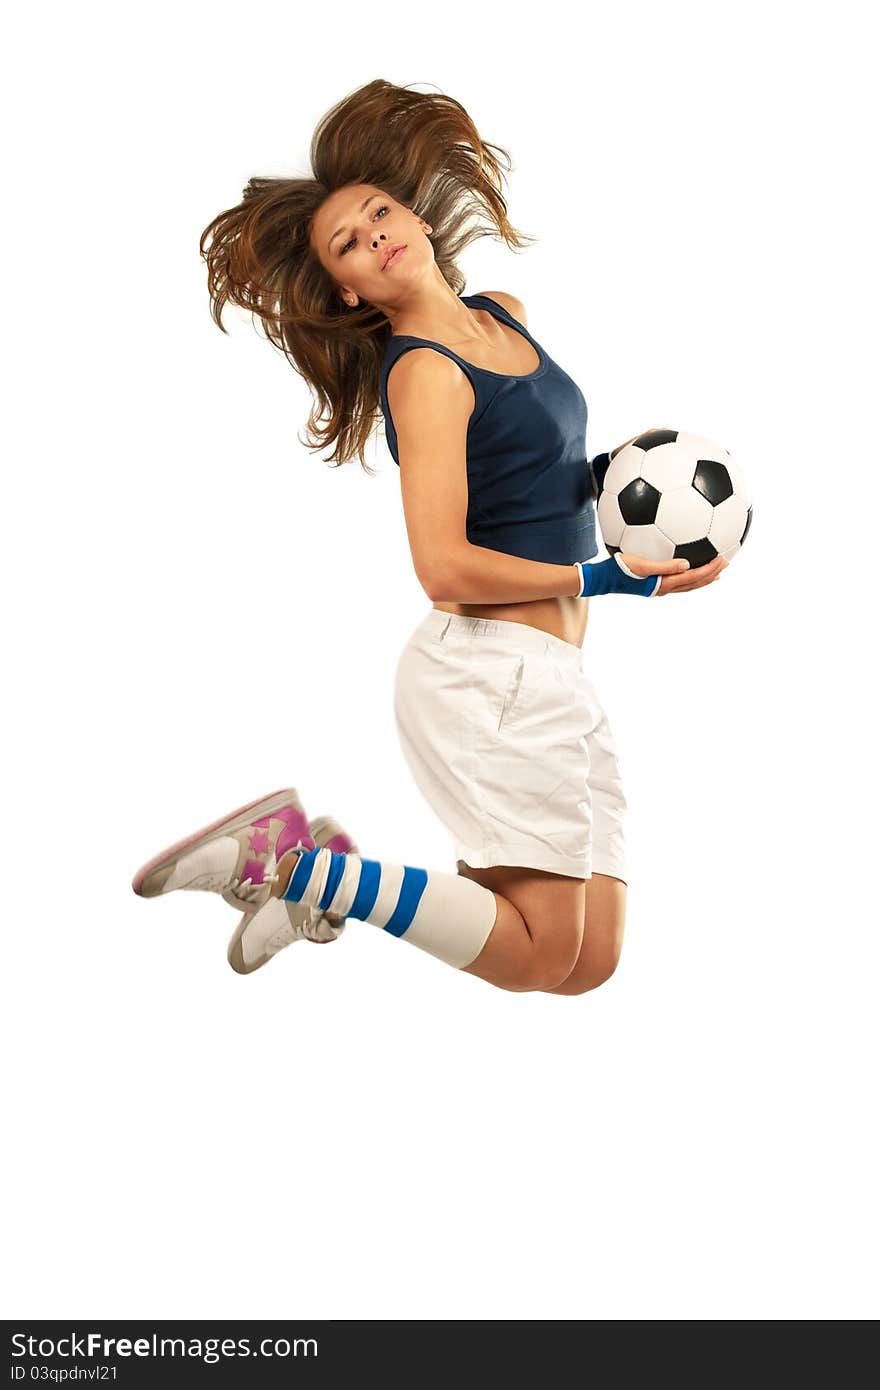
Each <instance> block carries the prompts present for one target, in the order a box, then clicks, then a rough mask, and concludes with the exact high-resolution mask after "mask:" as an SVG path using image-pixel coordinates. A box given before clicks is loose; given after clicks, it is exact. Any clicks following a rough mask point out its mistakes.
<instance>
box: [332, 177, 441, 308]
mask: <svg viewBox="0 0 880 1390" xmlns="http://www.w3.org/2000/svg"><path fill="white" fill-rule="evenodd" d="M426 227H427V223H426V222H425V221H424V219H423V218H421V217H416V215H415V214H414V213H413V212H411V211H410V209H409V208H406V207H404V206H403V205H402V204H401V203H396V202H395V201H394V199H393V198H389V196H388V195H387V193H384V192H383V191H382V189H381V188H377V187H376V185H375V184H372V183H352V184H348V185H347V186H346V187H345V188H338V189H337V190H336V192H335V193H331V194H330V196H329V197H328V198H325V200H324V202H323V203H322V204H321V206H320V207H319V208H318V211H317V212H316V213H315V215H314V217H313V218H312V228H311V234H310V239H311V244H312V248H313V250H314V251H315V252H316V254H317V256H318V258H319V260H320V262H321V264H322V265H323V266H324V268H325V269H326V270H327V271H328V272H329V274H330V275H332V277H333V280H334V282H335V284H336V285H337V287H338V289H339V292H340V294H341V295H342V298H343V299H344V300H345V302H346V304H350V305H352V306H353V307H354V306H355V305H356V304H357V302H358V299H359V298H363V299H366V300H368V301H369V303H370V304H376V305H378V306H379V307H380V308H381V307H384V305H386V304H391V305H395V304H397V303H398V302H399V298H400V296H399V290H400V288H401V282H404V283H405V282H406V281H407V280H411V278H412V275H413V273H414V271H415V270H417V268H418V267H419V266H424V265H425V263H426V258H432V250H431V244H430V242H429V241H428V237H427V234H426V231H425V228H426ZM394 246H405V247H406V250H405V251H404V253H403V255H401V256H398V257H397V259H396V261H395V262H394V265H392V266H391V267H390V269H389V270H385V269H383V266H384V264H385V260H386V256H387V252H388V251H389V250H390V249H391V247H394Z"/></svg>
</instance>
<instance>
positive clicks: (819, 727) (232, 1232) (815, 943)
mask: <svg viewBox="0 0 880 1390" xmlns="http://www.w3.org/2000/svg"><path fill="white" fill-rule="evenodd" d="M572 22H574V23H576V24H579V25H580V28H579V30H578V29H576V28H572ZM866 27H867V10H866V8H865V7H864V6H862V5H860V4H848V3H838V4H836V5H834V6H817V5H812V4H797V5H795V4H790V5H789V4H779V3H777V4H775V5H774V4H767V3H763V4H761V5H756V4H745V5H744V4H740V5H739V6H737V7H736V8H732V7H727V8H725V9H723V10H722V9H721V8H719V7H716V6H708V7H707V6H705V5H700V4H683V3H667V4H664V5H662V6H654V5H649V4H644V5H640V4H633V3H620V0H616V2H615V3H614V4H613V5H612V4H610V3H609V4H607V5H595V4H585V5H582V6H580V7H577V8H576V9H575V11H572V10H571V7H570V6H568V5H562V4H559V3H544V4H542V5H541V6H540V7H538V8H537V9H535V8H533V7H520V8H515V7H511V6H509V5H497V6H495V5H491V6H490V5H483V6H478V7H475V6H473V5H462V4H457V3H455V2H454V0H452V3H450V4H448V5H446V6H445V7H444V8H443V10H442V12H441V11H438V10H437V9H436V8H435V7H430V6H427V5H421V4H417V5H412V4H411V5H407V6H404V7H403V8H401V7H399V6H391V7H389V6H377V5H373V6H366V7H365V6H362V5H352V4H347V3H341V0H337V3H335V4H334V5H333V6H332V8H330V7H328V8H326V9H322V8H321V7H315V6H309V7H305V6H302V7H301V6H297V5H291V4H280V3H279V4H267V3H260V0H254V3H251V4H249V5H247V6H245V7H242V6H241V5H240V4H229V3H218V0H212V3H211V4H210V5H208V4H191V5H183V6H175V7H174V8H172V7H171V6H170V5H167V4H165V5H161V4H160V5H158V6H157V5H153V6H149V7H148V6H142V7H139V8H134V9H132V8H130V7H128V8H126V7H122V8H120V7H118V6H115V5H109V4H107V5H98V4H82V5H76V6H63V5H60V4H54V5H51V4H50V5H48V6H43V7H40V9H39V10H37V11H34V10H30V11H23V10H19V12H18V14H17V16H16V18H15V20H14V21H13V23H12V26H11V33H10V34H9V39H10V45H9V51H8V55H7V70H8V75H7V80H6V83H5V85H4V97H3V101H4V105H5V107H6V110H5V116H6V120H5V129H6V132H7V156H6V161H5V163H6V170H5V178H4V180H3V184H4V203H5V213H4V217H3V231H4V240H5V242H6V251H5V256H4V267H5V275H4V282H5V283H4V288H5V298H6V305H5V312H4V319H5V325H4V326H5V334H4V338H5V343H6V355H7V363H6V370H5V373H4V374H5V377H6V382H7V386H8V387H10V388H11V389H10V396H9V401H8V405H7V410H6V412H5V421H6V429H7V434H8V446H7V448H6V450H5V451H4V452H5V454H6V460H7V462H6V479H7V481H6V484H5V488H4V492H5V499H6V502H5V516H4V546H3V563H4V572H5V586H4V593H5V595H6V601H7V611H6V617H5V621H4V646H5V655H6V658H7V667H6V669H7V676H6V679H5V682H4V686H5V692H6V714H5V718H4V740H5V744H6V748H5V752H4V769H5V770H4V784H5V795H4V797H3V803H4V804H3V812H4V821H5V824H4V831H3V834H4V839H3V844H4V861H5V862H4V878H5V885H4V894H3V901H4V909H5V910H4V917H3V920H4V928H5V931H4V941H5V967H4V970H3V993H4V1003H3V1020H4V1030H5V1035H6V1036H5V1048H4V1055H5V1057H6V1061H7V1067H6V1074H5V1082H4V1088H5V1104H4V1110H5V1113H6V1115H7V1117H8V1125H7V1139H6V1144H5V1147H4V1154H3V1168H4V1173H3V1179H4V1180H3V1191H4V1197H5V1204H4V1205H5V1207H6V1210H5V1214H4V1228H5V1233H6V1234H5V1238H4V1245H5V1254H6V1260H5V1266H6V1268H5V1278H6V1281H7V1283H6V1288H5V1289H4V1291H3V1307H4V1313H5V1315H6V1316H7V1317H11V1316H25V1315H27V1316H30V1317H44V1318H48V1317H65V1318H66V1317H83V1316H86V1315H89V1316H92V1317H95V1316H100V1317H103V1318H111V1317H142V1318H150V1317H157V1318H158V1317H177V1318H183V1317H189V1316H192V1317H213V1318H224V1317H244V1318H256V1317H306V1316H314V1317H331V1318H368V1319H384V1318H392V1317H402V1318H407V1319H410V1318H421V1317H424V1318H434V1319H473V1318H483V1317H487V1318H497V1319H518V1318H539V1319H549V1318H564V1319H605V1318H608V1319H709V1318H722V1319H752V1318H772V1319H819V1318H823V1319H825V1318H832V1319H843V1318H869V1317H873V1316H876V1314H877V1311H878V1308H877V1299H876V1290H875V1289H874V1288H872V1284H871V1280H872V1275H873V1273H874V1268H875V1252H876V1240H877V1206H876V1181H875V1179H876V1164H877V1152H876V1139H875V1135H874V1132H873V1128H872V1125H873V1119H874V1113H873V1112H874V1094H873V1092H874V1080H875V1073H874V1065H873V1059H872V1055H871V1054H872V1051H873V1049H874V1048H875V1046H876V1022H875V1020H876V1014H877V993H878V980H877V963H878V947H877V936H876V921H877V914H876V907H875V884H876V860H877V846H876V815H875V786H876V776H877V758H876V754H877V742H876V701H877V689H876V685H875V684H873V683H872V682H873V677H872V674H871V671H870V668H869V658H871V657H872V656H873V655H874V647H875V632H876V618H875V613H876V608H875V604H876V582H877V581H876V572H875V568H874V553H873V552H874V546H873V541H874V533H875V529H876V528H875V527H874V524H873V522H874V517H873V509H874V508H875V507H876V477H877V467H878V458H877V453H878V450H877V438H878V436H877V429H876V414H875V410H876V407H875V404H874V401H875V399H876V382H877V367H878V363H877V357H876V323H877V311H878V304H877V281H876V270H875V267H876V240H875V239H876V236H877V226H876V222H873V223H872V221H871V219H870V216H869V197H870V195H871V193H872V192H873V184H874V183H875V181H876V180H875V178H874V174H873V169H874V161H873V156H874V154H875V149H874V142H873V141H872V140H870V139H869V127H871V126H873V127H874V128H876V120H877V110H876V106H875V105H873V99H872V96H871V93H872V92H874V91H876V72H875V64H874V61H873V55H872V51H871V48H870V46H869V44H868V42H867V39H868V35H867V32H866ZM375 77H384V78H386V79H388V80H390V81H394V82H398V83H402V84H407V83H415V84H422V83H423V84H430V86H426V87H424V88H422V90H429V89H430V87H431V86H432V87H433V88H435V89H436V88H439V89H440V90H443V91H446V92H448V93H449V94H451V95H452V96H454V97H455V98H456V99H457V100H459V101H461V102H462V103H463V104H464V105H465V106H466V108H467V109H468V111H469V112H470V113H471V115H472V117H473V118H474V120H475V122H476V124H477V127H478V129H479V130H480V132H481V134H482V135H483V138H484V139H486V140H489V141H492V142H494V143H496V144H500V145H502V146H503V147H504V148H506V149H508V150H509V151H510V153H511V155H512V158H513V162H514V170H513V173H512V176H511V179H510V183H509V186H508V187H507V189H506V196H507V198H508V203H509V210H510V216H511V219H512V221H513V223H514V225H515V226H517V227H519V228H520V229H522V230H524V231H528V232H530V233H533V234H535V235H537V236H538V237H539V238H540V240H539V242H538V244H537V245H536V246H534V247H533V248H532V249H530V250H528V251H525V252H521V253H518V254H514V253H512V252H511V251H509V250H508V249H507V248H506V247H505V246H504V245H503V243H498V242H493V241H491V240H489V239H486V240H484V241H482V242H480V243H478V244H476V245H475V246H472V247H471V248H470V249H469V251H468V253H467V260H466V263H465V265H464V269H465V271H466V274H467V286H466V290H467V292H471V293H472V292H475V291H479V290H486V289H501V290H506V291H508V292H510V293H513V294H515V295H517V296H518V297H519V298H521V299H522V301H523V302H524V304H525V305H526V308H527V311H528V316H529V326H530V328H531V330H532V332H533V334H534V336H535V337H536V338H537V339H538V341H539V342H541V343H543V344H544V345H545V346H546V347H547V349H548V351H549V352H550V353H551V354H552V356H553V357H554V358H555V359H556V360H557V361H558V362H559V363H560V364H561V365H562V366H563V367H564V368H565V369H566V370H567V371H568V372H570V373H571V374H572V375H574V376H575V378H576V380H577V381H578V383H579V384H580V386H581V388H582V389H583V391H584V394H585V395H586V397H587V401H588V404H589V411H590V419H589V429H588V448H589V452H590V454H591V455H592V454H594V453H596V452H598V451H599V450H600V449H603V448H607V447H609V446H611V447H613V446H614V445H615V444H616V443H620V442H621V441H622V440H624V439H626V438H628V437H629V436H631V435H633V434H635V433H637V432H638V431H640V430H641V429H644V428H647V427H649V426H651V425H654V424H661V425H672V426H673V427H674V428H682V429H687V430H693V431H695V432H698V433H703V434H706V435H708V436H709V437H711V438H713V439H716V440H718V441H719V442H721V443H722V444H723V445H724V446H725V447H727V448H728V449H729V450H730V451H731V453H732V454H733V455H734V456H735V458H736V459H737V461H738V462H739V464H740V465H741V467H742V468H743V470H744V471H745V473H746V476H747V477H748V479H749V481H750V483H751V484H752V487H753V491H754V497H755V505H754V519H753V523H752V530H751V533H750V535H749V537H748V539H747V542H746V546H745V547H744V549H743V551H742V552H741V553H740V555H738V556H737V557H736V559H735V560H734V562H733V564H732V565H731V567H730V568H729V569H728V570H727V571H726V573H725V574H724V576H723V578H722V579H721V580H720V581H719V582H718V583H717V584H714V585H712V586H710V587H709V588H707V589H705V590H702V591H699V592H696V593H693V594H689V595H685V596H684V597H677V598H670V599H668V600H667V601H665V602H662V603H651V604H647V603H646V604H642V603H638V602H631V601H628V600H625V599H623V598H619V597H618V598H613V597H612V598H607V599H604V600H603V599H597V600H595V601H594V603H593V604H592V608H591V614H590V625H589V628H588V631H587V639H586V644H585V648H584V651H585V669H587V670H588V671H589V672H590V674H591V675H592V676H593V678H594V680H595V681H596V683H597V686H598V688H599V689H600V691H601V693H602V696H603V699H604V702H605V706H606V708H607V710H608V712H609V715H610V718H611V721H612V725H613V727H614V731H615V735H616V738H617V742H618V747H619V750H620V757H621V764H622V769H623V773H624V777H625V786H626V791H627V796H628V800H629V804H630V814H629V820H628V854H629V862H630V889H629V915H628V926H627V939H626V943H625V947H624V954H623V959H622V962H621V965H620V968H619V970H618V971H617V974H616V975H615V976H614V978H613V979H612V980H611V981H610V982H609V983H608V984H606V985H605V986H604V987H603V988H601V989H600V990H597V991H596V992H594V993H592V994H588V995H583V996H576V997H572V998H568V997H556V996H553V995H547V994H540V993H534V994H526V995H519V994H511V993H506V992H504V991H502V990H499V989H495V988H493V987H491V986H490V985H488V984H485V983H484V982H482V981H480V980H478V979H476V978H474V977H471V976H469V975H465V974H463V973H461V972H454V971H452V970H451V969H450V968H449V967H447V966H444V965H442V964H441V963H440V962H438V961H436V960H435V959H434V958H433V957H430V956H428V955H425V954H424V953H422V952H420V951H418V950H416V949H414V948H412V947H410V946H408V945H407V944H406V943H405V942H402V941H398V940H396V939H393V938H391V937H390V936H388V935H387V934H385V933H383V932H381V931H379V930H378V929H376V928H374V927H372V926H369V925H367V924H363V923H358V922H351V923H349V926H348V927H347V929H346V931H345V934H344V936H343V938H342V940H341V941H340V942H339V943H337V944H336V945H334V946H333V947H332V948H329V949H327V950H316V949H313V948H312V947H311V946H309V945H307V944H301V945H297V946H295V947H293V948H291V949H290V950H288V951H286V952H285V953H283V954H282V955H281V956H280V957H279V958H278V959H277V960H275V961H274V962H272V964H271V965H270V966H269V967H268V968H266V969H265V970H262V971H260V972H258V973H257V974H255V975H253V976H251V977H248V978H242V977H239V976H237V975H235V974H234V973H233V972H232V971H231V970H230V969H229V967H228V965H227V962H226V940H227V937H228V936H229V934H230V933H231V931H232V929H233V927H234V925H235V922H236V916H235V914H234V913H233V911H232V909H231V908H229V907H228V906H227V905H226V904H225V903H224V902H223V901H222V900H221V899H219V898H218V897H215V896H213V895H209V894H195V893H193V894H182V893H179V894H175V895H172V896H170V897H168V898H164V899H160V900H158V901H152V902H148V901H144V900H142V899H139V898H137V897H136V896H135V895H134V894H133V893H132V891H131V887H130V880H131V877H132V875H133V873H134V871H135V870H136V869H137V868H138V866H139V865H140V864H141V863H142V862H143V861H144V860H145V859H148V858H149V857H151V856H152V855H153V854H154V853H156V852H157V851H158V850H159V849H161V848H162V847H163V846H164V845H166V844H168V843H170V842H171V841H173V840H176V839H178V838H179V837H181V836H183V835H185V834H188V833H189V832H190V831H192V830H193V829H195V828H197V827H198V826H200V825H203V824H204V823H205V822H207V821H210V820H214V819H215V818H217V817H218V816H220V815H222V814H223V813H224V812H226V811H227V810H229V809H231V808H232V807H235V806H238V805H239V804H241V803H242V802H245V801H248V800H250V799H252V798H254V797H258V796H260V795H262V794H265V793H267V792H269V791H272V790H274V789H276V788H277V787H281V786H285V785H294V786H296V787H297V788H298V789H299V791H300V794H301V795H302V797H303V800H304V802H305V805H306V808H307V810H308V811H309V813H310V814H315V813H318V812H326V811H329V812H332V813H334V814H335V815H337V816H338V817H339V818H340V819H341V820H342V822H343V824H344V825H345V826H346V827H348V828H349V829H350V830H351V831H352V833H353V834H354V835H355V837H356V839H357V840H358V842H359V844H360V846H361V848H362V850H363V852H364V853H365V854H367V855H368V856H369V857H375V858H379V859H384V860H388V861H392V862H405V863H409V864H414V865H424V866H428V867H433V868H437V869H443V870H446V871H449V872H454V862H453V859H452V853H451V844H450V841H449V840H448V838H447V835H446V831H445V830H444V828H443V826H442V825H440V823H439V822H437V821H436V820H435V818H434V816H433V813H432V812H431V810H430V809H429V807H428V806H427V805H426V804H425V803H424V802H423V801H422V799H421V796H420V794H419V792H418V790H417V789H416V787H415V785H414V784H413V782H412V780H411V777H410V774H409V771H408V769H407V767H406V765H405V763H404V761H403V756H402V753H401V752H400V749H399V747H398V744H397V738H396V731H395V728H394V722H393V707H392V687H393V676H394V668H395V663H396V660H397V657H398V655H399V652H400V650H401V649H402V647H403V645H404V643H405V641H406V639H407V637H408V636H409V633H410V632H411V631H412V629H413V627H414V626H415V625H416V623H417V622H418V621H420V619H421V617H422V616H423V614H424V613H425V611H426V608H427V605H428V600H427V599H426V597H425V595H424V593H423V592H422V590H421V588H420V586H419V584H418V582H417V580H416V578H415V575H414V573H413V570H412V565H411V561H410V556H409V550H408V546H407V541H406V533H405V528H404V522H403V513H402V508H401V502H400V492H399V475H398V472H397V469H396V468H395V466H394V464H393V461H392V460H391V457H390V455H389V454H388V453H387V451H386V447H385V445H384V443H383V441H382V440H381V438H377V439H376V441H375V445H374V449H373V453H372V455H371V458H372V461H373V462H374V463H375V465H376V466H377V468H379V470H380V471H379V475H378V476H377V477H376V478H375V479H370V478H368V477H367V476H365V475H364V473H363V472H362V470H361V469H360V466H359V464H358V463H357V461H354V462H352V463H351V464H349V465H347V466H346V467H345V468H343V469H342V470H340V471H339V472H335V471H334V470H333V469H332V468H331V467H330V465H329V464H326V463H324V462H322V459H321V454H320V453H313V454H310V453H309V452H308V451H307V449H306V448H305V447H304V446H303V444H301V443H300V442H299V441H298V439H297V435H298V434H299V435H301V436H303V437H304V435H305V421H306V416H307V411H308V405H309V395H308V391H307V388H306V387H305V385H304V384H303V383H302V382H301V381H300V379H299V378H298V377H297V376H296V375H295V374H294V372H293V371H292V370H291V369H290V367H289V366H288V365H287V363H286V362H285V361H284V360H283V358H282V357H281V356H280V355H279V354H278V353H276V352H275V351H274V350H273V349H272V348H271V347H270V346H269V344H268V343H267V342H266V341H265V340H264V339H263V338H262V337H261V336H260V335H259V334H258V333H257V332H255V331H254V329H253V327H252V325H251V322H250V320H249V319H247V318H245V317H244V316H243V315H236V314H235V313H234V312H233V313H229V314H228V316H227V320H226V322H227V326H228V328H229V336H224V335H223V334H221V333H220V332H219V330H218V329H217V327H216V325H215V324H214V323H213V322H212V320H211V318H210V316H209V311H208V297H207V287H206V279H205V271H204V266H203V263H202V262H201V261H200V259H199V255H198V238H199V234H200V233H201V231H202V229H203V228H204V227H205V226H206V225H207V223H208V222H209V221H210V220H211V218H213V217H214V216H215V215H216V214H217V213H218V212H219V211H221V210H222V209H224V208H227V207H229V206H231V205H233V204H234V203H236V202H237V201H238V200H239V198H240V195H241V190H242V188H243V186H244V184H245V182H246V181H247V179H248V178H249V177H250V176H251V175H254V174H276V175H277V174H293V173H298V174H306V173H307V172H308V144H309V140H310V137H311V134H312V131H313V129H314V127H315V124H316V122H317V121H318V120H319V119H320V117H321V116H322V115H323V114H324V112H325V111H326V110H327V109H329V107H330V106H331V105H332V104H334V103H335V102H336V101H338V100H339V99H340V98H342V97H343V96H345V95H346V94H348V93H349V92H351V91H353V90H354V89H355V88H356V87H358V86H361V85H362V84H364V83H366V82H368V81H370V80H372V79H373V78H375ZM872 108H873V109H872ZM328 452H329V451H324V453H325V455H326V453H328Z"/></svg>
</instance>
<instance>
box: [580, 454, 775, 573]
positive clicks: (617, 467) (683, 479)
mask: <svg viewBox="0 0 880 1390" xmlns="http://www.w3.org/2000/svg"><path fill="white" fill-rule="evenodd" d="M597 481H598V483H599V495H598V499H597V514H598V518H599V529H600V530H601V532H602V539H603V540H604V542H605V545H606V547H607V549H608V551H609V553H610V554H612V555H614V554H615V553H616V552H617V551H619V550H622V551H624V552H626V553H628V554H632V555H640V556H642V557H643V558H644V559H646V560H679V559H685V560H690V562H691V569H696V568H697V566H698V565H707V564H708V563H709V562H710V560H714V559H715V556H716V555H723V556H724V558H725V559H726V560H731V559H732V558H733V556H734V555H735V554H736V552H737V551H738V550H739V548H740V546H741V545H742V543H743V541H744V540H745V538H746V536H747V535H748V531H749V526H750V525H751V521H752V497H751V492H750V490H749V487H748V484H747V483H746V480H745V478H744V477H743V475H742V472H741V471H740V469H739V468H738V467H737V465H736V464H735V463H734V462H733V459H732V458H731V457H730V454H729V453H728V452H727V450H726V449H723V448H722V447H721V445H720V444H713V443H712V441H711V440H710V439H704V438H703V437H702V436H701V435H697V434H686V433H685V432H684V430H648V432H647V433H646V434H640V435H639V436H638V438H637V439H633V440H632V441H631V443H629V444H626V445H624V447H623V448H622V449H621V450H620V453H618V454H615V456H614V458H613V459H612V460H611V462H610V463H609V464H608V467H607V468H606V470H605V473H604V476H603V477H602V478H601V479H599V480H597Z"/></svg>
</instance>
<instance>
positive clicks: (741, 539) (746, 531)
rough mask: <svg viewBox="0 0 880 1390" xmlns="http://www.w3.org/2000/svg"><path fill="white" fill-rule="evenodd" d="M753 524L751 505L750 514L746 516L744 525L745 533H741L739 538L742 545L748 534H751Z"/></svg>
mask: <svg viewBox="0 0 880 1390" xmlns="http://www.w3.org/2000/svg"><path fill="white" fill-rule="evenodd" d="M751 524H752V509H751V507H749V510H748V515H747V516H746V524H745V526H744V527H743V533H742V535H741V536H740V538H739V543H740V545H742V543H743V541H744V540H745V538H746V536H747V535H748V534H749V527H750V526H751Z"/></svg>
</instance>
